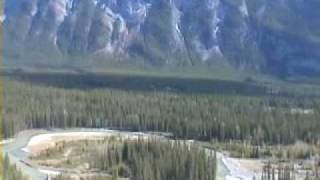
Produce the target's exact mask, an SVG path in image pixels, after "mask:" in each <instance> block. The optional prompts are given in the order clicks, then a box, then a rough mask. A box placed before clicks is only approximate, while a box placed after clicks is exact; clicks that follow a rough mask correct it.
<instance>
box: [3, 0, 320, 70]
mask: <svg viewBox="0 0 320 180" xmlns="http://www.w3.org/2000/svg"><path fill="white" fill-rule="evenodd" d="M317 8H320V2H317V1H316V0H310V1H303V0H292V1H289V0H271V1H267V0H256V1H253V0H188V1H182V0H125V1H120V0H12V1H7V2H6V3H5V17H6V18H5V20H4V46H5V47H4V48H5V50H4V53H5V56H6V57H9V58H8V59H19V58H20V59H31V61H33V60H35V59H39V61H46V59H50V60H49V61H55V60H57V59H64V60H63V61H75V60H68V59H72V58H74V59H77V58H86V59H101V60H102V61H105V62H109V61H110V62H118V61H121V63H126V62H128V63H132V64H139V63H140V64H148V65H150V66H153V67H163V66H170V67H175V66H179V67H181V66H182V67H184V66H188V67H190V66H191V67H192V66H195V65H203V66H221V67H223V66H230V67H234V68H235V69H238V70H240V71H247V70H250V71H257V72H262V73H270V74H274V75H276V76H290V75H307V76H308V75H310V76H315V75H318V74H320V60H319V59H320V52H319V51H318V50H319V49H320V31H319V30H318V29H320V23H318V22H317V21H316V18H317V17H320V13H318V12H317V11H316V9H317ZM49 57H51V58H49ZM72 63H76V62H72Z"/></svg>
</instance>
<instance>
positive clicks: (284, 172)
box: [261, 162, 320, 180]
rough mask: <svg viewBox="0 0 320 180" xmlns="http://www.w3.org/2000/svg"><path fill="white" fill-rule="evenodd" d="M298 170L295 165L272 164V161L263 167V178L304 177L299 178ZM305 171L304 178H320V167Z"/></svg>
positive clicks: (271, 179)
mask: <svg viewBox="0 0 320 180" xmlns="http://www.w3.org/2000/svg"><path fill="white" fill-rule="evenodd" d="M298 171H299V170H297V169H295V167H294V165H290V164H277V165H272V164H271V163H270V162H269V163H268V164H266V165H265V166H264V167H263V170H262V174H261V180H296V179H302V178H301V177H300V178H298ZM301 173H304V180H318V179H320V174H319V172H318V169H317V168H315V169H314V170H306V171H303V172H301V171H300V176H301Z"/></svg>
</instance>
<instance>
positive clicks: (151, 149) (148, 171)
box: [87, 139, 217, 180]
mask: <svg viewBox="0 0 320 180" xmlns="http://www.w3.org/2000/svg"><path fill="white" fill-rule="evenodd" d="M87 157H88V158H89V162H90V163H89V164H90V167H91V168H94V169H99V170H101V171H104V172H108V173H110V174H112V179H118V178H130V179H132V180H215V179H216V166H217V165H216V154H215V153H214V152H206V151H205V150H204V149H200V148H197V147H195V146H193V145H188V144H183V143H180V142H170V141H159V140H143V139H139V140H138V141H132V140H124V141H123V142H120V143H119V142H109V143H107V144H105V145H104V146H103V147H98V148H96V149H95V150H94V151H93V152H89V154H88V155H87Z"/></svg>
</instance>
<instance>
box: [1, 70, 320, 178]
mask: <svg viewBox="0 0 320 180" xmlns="http://www.w3.org/2000/svg"><path fill="white" fill-rule="evenodd" d="M52 77H54V76H50V78H48V79H46V78H44V77H41V78H40V80H41V81H39V79H37V78H36V79H35V80H34V79H31V80H30V79H27V80H26V79H20V78H16V77H15V76H3V79H4V111H3V114H4V116H3V133H4V137H5V138H11V137H14V136H15V135H16V134H17V133H19V132H21V131H23V130H27V129H37V128H41V129H48V130H50V129H56V128H61V129H69V128H108V129H116V130H126V131H139V132H154V133H155V132H161V133H165V134H167V135H169V137H170V138H172V139H175V140H180V139H181V140H186V139H194V140H198V141H199V142H201V143H203V144H204V145H205V146H207V147H208V148H210V149H215V150H220V151H227V152H228V153H230V155H231V156H232V157H239V158H257V159H258V158H272V160H273V161H272V165H271V164H270V166H268V164H267V165H266V166H265V167H264V168H263V171H262V173H263V174H262V177H261V178H262V179H263V180H291V179H292V177H294V175H293V174H294V173H293V172H295V171H294V170H293V169H292V168H291V167H292V166H293V165H291V164H290V162H291V161H292V160H299V159H301V160H306V161H307V160H308V159H312V160H314V163H313V162H312V163H311V164H312V167H303V168H304V169H307V172H308V173H310V174H307V176H306V177H307V178H309V179H308V180H311V179H312V180H313V179H314V178H316V177H317V174H318V170H317V169H316V168H318V167H319V165H320V161H319V160H318V159H316V158H315V157H317V155H318V154H319V151H320V141H319V139H320V131H319V129H320V121H319V118H320V96H318V93H319V92H318V87H317V86H313V85H310V86H306V89H304V88H301V89H292V91H289V90H290V87H289V86H288V87H286V88H285V91H282V92H281V93H279V92H280V91H279V89H280V88H279V87H272V88H271V90H270V89H269V90H268V89H267V91H265V90H266V89H265V87H257V86H256V85H252V82H251V83H249V84H250V85H249V86H242V84H241V83H240V84H241V85H240V84H238V83H236V86H233V85H234V84H231V85H230V84H225V83H222V84H223V85H221V84H219V83H218V84H209V85H207V84H206V83H211V81H204V82H203V84H200V85H201V86H200V87H193V86H194V85H197V84H196V83H195V84H193V83H191V84H188V83H189V81H185V82H183V83H181V84H180V85H179V87H178V88H179V91H175V90H172V87H170V86H166V85H167V84H166V83H164V84H161V83H160V84H156V85H155V87H157V86H159V87H162V86H163V85H165V86H164V87H162V88H159V89H158V88H154V86H153V84H152V83H151V85H150V84H149V85H150V87H152V88H149V85H144V86H145V87H138V86H137V85H135V86H134V87H133V88H132V89H130V87H131V84H132V82H128V81H127V79H126V78H123V77H120V78H119V77H117V78H116V80H114V79H112V80H110V79H106V80H105V81H104V80H103V78H100V79H99V82H96V81H94V80H93V81H92V82H91V81H90V78H87V79H86V82H88V84H89V85H88V84H85V86H83V84H78V83H80V82H78V81H73V80H75V79H71V80H70V79H67V78H66V79H67V80H66V79H64V78H63V76H61V75H60V76H58V77H59V78H57V79H55V78H53V79H52ZM131 80H132V79H130V81H131ZM52 81H54V82H52ZM66 81H67V82H71V83H67V82H66ZM114 81H116V82H117V83H118V84H117V86H111V87H110V86H108V84H109V83H111V84H112V85H114ZM134 81H135V82H136V83H138V82H139V79H134ZM142 81H143V83H144V82H145V81H148V83H150V82H149V81H150V80H149V79H148V80H142ZM101 82H102V85H101ZM126 83H128V84H126ZM136 83H133V84H136ZM140 83H141V82H140ZM170 83H171V82H170ZM70 84H71V86H65V85H70ZM122 84H124V85H122ZM230 87H233V88H235V90H232V91H230ZM211 88H213V89H216V90H218V91H216V90H214V91H210V89H211ZM224 88H226V89H229V91H227V92H226V93H223V90H224ZM237 88H239V89H237ZM250 88H253V89H250ZM250 91H254V92H258V93H256V94H255V93H252V94H250V93H248V92H250ZM269 91H270V92H269ZM203 144H201V146H202V145H203ZM296 144H298V146H296ZM299 144H300V145H299ZM129 147H130V148H129ZM297 147H299V148H297ZM300 147H302V148H300ZM128 149H130V151H129V150H128ZM168 149H169V150H168ZM126 153H130V156H128V154H127V155H126ZM205 155H206V154H205V152H203V151H198V150H195V149H192V148H191V149H190V148H188V147H182V148H181V147H177V146H172V145H170V144H161V146H159V143H157V142H149V143H145V142H125V143H124V145H119V144H115V145H114V146H105V147H104V149H103V148H100V149H99V148H97V151H95V152H94V154H91V155H90V154H88V156H87V157H90V158H89V159H91V160H92V162H91V166H92V167H95V168H96V169H99V170H101V171H105V172H107V173H110V174H112V175H115V177H116V178H115V179H117V177H119V176H130V177H132V178H133V179H146V180H147V179H148V180H149V179H154V180H158V179H168V180H169V179H170V180H171V179H172V180H173V179H181V180H182V179H187V178H190V179H197V180H203V179H205V180H210V179H214V177H215V176H214V174H215V173H216V172H215V163H216V162H215V161H216V160H212V161H211V160H210V159H208V157H206V158H204V157H205ZM110 157H112V158H111V159H110ZM99 159H103V160H102V161H98V160H99ZM106 159H107V160H106ZM213 159H215V158H213ZM211 162H214V163H211ZM283 162H285V164H284V165H282V163H283ZM101 163H102V164H101ZM177 163H178V164H177ZM294 163H295V164H296V163H297V162H294ZM114 167H116V168H114ZM195 167H197V168H195ZM11 169H12V167H11ZM13 170H15V168H13V169H12V171H13ZM179 172H184V173H179ZM186 172H189V174H188V173H187V174H186ZM190 173H192V174H190ZM273 174H277V175H276V177H279V178H280V179H279V178H275V177H274V176H273ZM170 177H171V178H170ZM281 178H282V179H281ZM58 179H68V178H65V177H63V176H61V177H59V178H58ZM111 179H112V178H111ZM113 179H114V178H113Z"/></svg>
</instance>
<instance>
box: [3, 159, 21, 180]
mask: <svg viewBox="0 0 320 180" xmlns="http://www.w3.org/2000/svg"><path fill="white" fill-rule="evenodd" d="M2 162H3V164H2V163H1V170H3V172H1V174H0V175H1V176H2V177H0V179H3V180H27V178H26V177H25V176H24V175H23V174H22V173H21V171H19V170H18V169H17V167H16V166H15V165H14V164H11V163H10V160H9V157H8V155H5V157H4V161H2Z"/></svg>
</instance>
